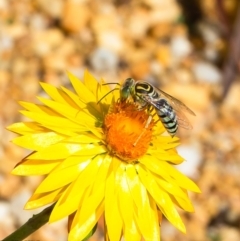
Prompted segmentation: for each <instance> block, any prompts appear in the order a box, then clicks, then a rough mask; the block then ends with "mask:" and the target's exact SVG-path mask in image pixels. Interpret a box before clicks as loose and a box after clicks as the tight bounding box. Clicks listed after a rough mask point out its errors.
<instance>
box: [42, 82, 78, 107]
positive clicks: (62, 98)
mask: <svg viewBox="0 0 240 241" xmlns="http://www.w3.org/2000/svg"><path fill="white" fill-rule="evenodd" d="M40 84H41V86H42V88H43V89H44V91H45V92H46V93H47V94H48V95H49V96H50V97H51V98H52V99H53V100H54V101H56V102H58V103H61V104H64V105H68V106H71V107H73V108H75V109H78V105H77V104H76V103H75V102H74V100H72V98H71V97H70V96H69V95H67V94H66V93H65V92H64V91H63V90H61V89H58V88H56V87H54V86H52V85H50V84H47V83H44V82H41V83H40Z"/></svg>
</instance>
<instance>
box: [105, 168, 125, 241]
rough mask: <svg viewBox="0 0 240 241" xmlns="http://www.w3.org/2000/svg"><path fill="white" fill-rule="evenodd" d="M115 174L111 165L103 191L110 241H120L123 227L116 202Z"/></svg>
mask: <svg viewBox="0 0 240 241" xmlns="http://www.w3.org/2000/svg"><path fill="white" fill-rule="evenodd" d="M115 167H116V166H115ZM115 172H116V169H114V165H111V170H110V171H109V173H110V174H109V176H108V178H107V181H106V189H105V220H106V225H107V231H108V235H109V238H110V240H120V237H121V233H122V225H123V223H122V218H121V215H120V212H119V207H118V202H117V186H116V185H115V177H114V173H115Z"/></svg>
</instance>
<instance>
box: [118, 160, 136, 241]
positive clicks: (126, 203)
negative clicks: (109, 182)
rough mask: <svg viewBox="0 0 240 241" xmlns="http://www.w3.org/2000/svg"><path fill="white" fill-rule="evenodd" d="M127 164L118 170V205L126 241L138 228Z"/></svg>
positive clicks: (132, 237)
mask: <svg viewBox="0 0 240 241" xmlns="http://www.w3.org/2000/svg"><path fill="white" fill-rule="evenodd" d="M124 169H125V165H124V164H122V165H121V166H120V168H119V169H118V170H117V172H116V177H115V178H116V180H117V182H119V186H118V195H117V196H118V205H119V211H120V213H121V216H122V219H123V233H124V239H125V240H126V241H129V240H132V239H134V236H135V235H136V232H137V229H136V227H135V225H133V200H132V198H131V195H130V191H129V187H128V183H127V179H126V175H125V172H124Z"/></svg>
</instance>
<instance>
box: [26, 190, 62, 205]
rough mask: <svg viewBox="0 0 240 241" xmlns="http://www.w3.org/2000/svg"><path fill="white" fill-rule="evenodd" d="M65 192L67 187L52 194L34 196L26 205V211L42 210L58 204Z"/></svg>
mask: <svg viewBox="0 0 240 241" xmlns="http://www.w3.org/2000/svg"><path fill="white" fill-rule="evenodd" d="M64 190H65V187H64V188H59V189H57V190H54V191H52V192H47V193H41V194H33V195H32V197H31V198H30V199H29V200H28V201H27V203H26V204H25V207H24V209H35V208H40V207H43V206H45V205H47V204H50V203H53V202H56V201H57V200H58V199H59V197H61V195H62V193H63V192H64Z"/></svg>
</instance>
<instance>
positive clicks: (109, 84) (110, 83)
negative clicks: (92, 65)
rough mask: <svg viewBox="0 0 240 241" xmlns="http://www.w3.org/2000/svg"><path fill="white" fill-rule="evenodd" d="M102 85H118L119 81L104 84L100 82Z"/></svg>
mask: <svg viewBox="0 0 240 241" xmlns="http://www.w3.org/2000/svg"><path fill="white" fill-rule="evenodd" d="M102 85H120V84H119V83H105V84H102Z"/></svg>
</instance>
